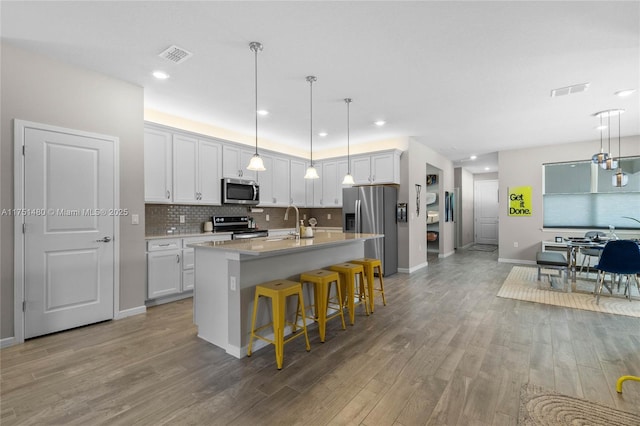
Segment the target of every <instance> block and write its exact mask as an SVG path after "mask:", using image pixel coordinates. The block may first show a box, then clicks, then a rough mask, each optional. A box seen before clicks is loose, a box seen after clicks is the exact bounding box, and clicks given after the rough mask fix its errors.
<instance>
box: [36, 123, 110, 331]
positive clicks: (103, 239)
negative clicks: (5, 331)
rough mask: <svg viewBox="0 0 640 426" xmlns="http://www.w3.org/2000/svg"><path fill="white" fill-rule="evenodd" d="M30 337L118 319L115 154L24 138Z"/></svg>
mask: <svg viewBox="0 0 640 426" xmlns="http://www.w3.org/2000/svg"><path fill="white" fill-rule="evenodd" d="M24 146H25V155H24V209H25V215H24V224H25V230H24V250H25V254H24V297H25V299H24V300H25V306H24V307H25V314H24V320H25V322H24V330H25V338H29V337H34V336H39V335H42V334H47V333H52V332H55V331H60V330H65V329H69V328H73V327H77V326H81V325H85V324H90V323H94V322H98V321H103V320H107V319H111V318H113V316H114V312H113V309H114V304H113V297H114V258H115V255H114V253H115V248H114V245H115V244H116V242H115V241H114V240H115V237H116V235H114V233H115V229H116V227H115V220H117V219H118V216H119V214H120V212H118V211H116V210H115V204H116V203H115V196H114V194H115V183H116V176H115V171H114V164H115V163H114V162H115V160H116V159H115V153H116V147H115V142H114V141H113V140H103V139H98V138H92V137H87V136H82V135H76V134H72V133H65V132H57V131H50V130H42V129H37V128H26V129H25V131H24Z"/></svg>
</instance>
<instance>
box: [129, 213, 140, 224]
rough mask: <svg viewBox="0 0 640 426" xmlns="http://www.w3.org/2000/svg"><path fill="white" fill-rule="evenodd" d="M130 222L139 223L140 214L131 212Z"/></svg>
mask: <svg viewBox="0 0 640 426" xmlns="http://www.w3.org/2000/svg"><path fill="white" fill-rule="evenodd" d="M131 224H132V225H139V224H140V215H138V214H132V215H131Z"/></svg>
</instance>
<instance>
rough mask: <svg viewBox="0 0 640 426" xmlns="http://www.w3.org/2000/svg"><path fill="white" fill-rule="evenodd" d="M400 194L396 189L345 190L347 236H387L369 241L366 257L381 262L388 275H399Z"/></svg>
mask: <svg viewBox="0 0 640 426" xmlns="http://www.w3.org/2000/svg"><path fill="white" fill-rule="evenodd" d="M397 201H398V191H397V189H396V188H395V187H393V186H358V187H353V188H344V189H343V190H342V224H343V225H342V228H343V230H344V232H360V233H365V234H384V238H376V239H373V240H367V241H365V245H364V253H365V256H366V257H372V258H376V259H380V260H381V261H382V272H383V273H384V275H385V276H386V275H392V274H395V273H396V272H398V228H397V225H396V204H397Z"/></svg>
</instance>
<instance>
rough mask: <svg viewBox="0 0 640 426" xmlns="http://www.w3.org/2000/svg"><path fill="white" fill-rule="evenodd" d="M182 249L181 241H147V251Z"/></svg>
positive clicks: (173, 239) (172, 239)
mask: <svg viewBox="0 0 640 426" xmlns="http://www.w3.org/2000/svg"><path fill="white" fill-rule="evenodd" d="M179 248H180V239H179V238H171V239H160V240H149V241H147V251H159V250H171V249H179Z"/></svg>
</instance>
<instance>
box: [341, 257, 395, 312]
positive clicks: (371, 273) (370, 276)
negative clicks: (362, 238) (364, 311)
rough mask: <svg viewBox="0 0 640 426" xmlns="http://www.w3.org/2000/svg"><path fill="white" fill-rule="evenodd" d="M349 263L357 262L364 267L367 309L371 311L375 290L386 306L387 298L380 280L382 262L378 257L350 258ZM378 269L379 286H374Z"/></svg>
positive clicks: (382, 282)
mask: <svg viewBox="0 0 640 426" xmlns="http://www.w3.org/2000/svg"><path fill="white" fill-rule="evenodd" d="M349 263H357V264H358V265H362V267H363V268H364V276H365V277H366V278H367V287H368V288H369V304H370V307H369V310H370V311H371V313H373V310H374V305H375V297H376V294H375V292H378V293H380V294H381V295H382V304H383V305H384V306H387V300H386V299H385V297H384V281H383V280H382V262H381V261H380V259H372V258H369V257H364V258H362V259H355V260H350V261H349ZM376 269H378V278H379V280H380V287H378V288H374V286H373V285H374V282H373V281H374V279H375V270H376Z"/></svg>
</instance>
